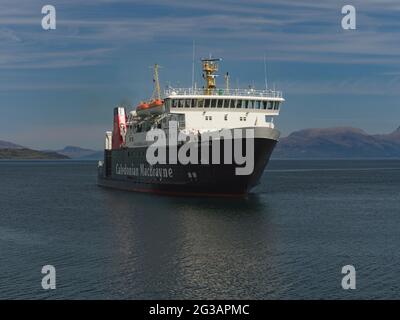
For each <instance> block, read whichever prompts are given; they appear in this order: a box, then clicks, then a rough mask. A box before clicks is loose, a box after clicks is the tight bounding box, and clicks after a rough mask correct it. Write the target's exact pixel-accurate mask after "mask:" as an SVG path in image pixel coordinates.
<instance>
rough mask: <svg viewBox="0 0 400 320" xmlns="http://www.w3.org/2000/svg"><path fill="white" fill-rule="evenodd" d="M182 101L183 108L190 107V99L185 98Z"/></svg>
mask: <svg viewBox="0 0 400 320" xmlns="http://www.w3.org/2000/svg"><path fill="white" fill-rule="evenodd" d="M184 101H185V104H184V107H185V108H190V99H187V100H184Z"/></svg>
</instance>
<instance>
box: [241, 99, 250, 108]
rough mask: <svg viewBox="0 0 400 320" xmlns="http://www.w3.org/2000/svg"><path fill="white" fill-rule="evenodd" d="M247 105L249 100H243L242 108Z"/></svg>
mask: <svg viewBox="0 0 400 320" xmlns="http://www.w3.org/2000/svg"><path fill="white" fill-rule="evenodd" d="M248 107H249V100H243V103H242V108H245V109H247V108H248Z"/></svg>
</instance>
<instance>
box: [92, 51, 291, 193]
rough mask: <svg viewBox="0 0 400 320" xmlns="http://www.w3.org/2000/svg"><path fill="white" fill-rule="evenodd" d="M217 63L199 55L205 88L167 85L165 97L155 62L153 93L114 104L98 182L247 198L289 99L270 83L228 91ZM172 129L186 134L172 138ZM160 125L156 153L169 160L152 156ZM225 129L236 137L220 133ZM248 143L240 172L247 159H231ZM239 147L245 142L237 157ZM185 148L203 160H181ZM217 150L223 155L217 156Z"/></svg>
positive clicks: (146, 189) (274, 140) (275, 138)
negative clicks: (130, 104) (131, 103)
mask: <svg viewBox="0 0 400 320" xmlns="http://www.w3.org/2000/svg"><path fill="white" fill-rule="evenodd" d="M220 61H221V59H214V58H208V59H202V60H201V62H202V71H203V78H204V80H205V85H204V86H203V87H202V88H197V87H196V86H192V87H190V88H174V87H171V86H169V87H167V88H166V89H165V91H164V93H163V95H162V94H161V90H160V84H159V78H158V65H155V66H154V79H153V82H154V91H153V95H152V98H151V99H150V100H149V101H142V102H140V103H139V105H138V106H137V107H136V108H135V110H132V111H129V112H128V111H127V110H126V109H125V108H124V107H116V108H114V124H113V131H107V132H106V135H105V150H104V161H100V162H99V164H98V185H100V186H103V187H110V188H117V189H123V190H130V191H138V192H151V193H158V194H167V195H188V196H198V195H199V196H233V197H243V196H246V195H247V194H248V193H249V192H250V191H251V190H252V188H253V187H255V186H256V185H257V184H258V183H259V180H260V177H261V176H262V174H263V172H264V169H265V168H266V166H267V164H268V161H269V158H270V156H271V153H272V151H273V149H274V147H275V145H276V143H277V142H278V139H279V136H280V132H279V131H278V130H277V129H276V128H275V124H274V118H275V117H277V116H278V115H279V112H280V106H281V104H282V103H283V102H284V98H283V97H282V92H281V91H276V90H270V89H267V88H266V89H264V90H256V89H254V88H252V87H249V88H245V89H239V88H234V89H231V88H230V86H229V75H228V74H226V75H225V77H224V78H225V86H223V87H217V85H216V77H217V74H216V72H218V68H219V62H220ZM171 129H176V131H177V135H178V136H179V137H181V136H182V135H184V137H188V138H187V139H186V138H184V139H180V140H179V139H178V140H177V139H175V140H174V139H171V138H172V136H173V131H171ZM155 130H157V132H160V131H161V132H165V137H166V139H165V140H164V141H165V142H166V144H165V146H162V145H161V144H160V149H159V150H157V151H156V152H155V153H154V155H156V156H158V155H159V153H162V152H164V153H165V154H166V155H167V157H166V161H164V162H161V161H160V162H159V163H154V162H152V161H149V151H150V148H153V150H154V145H155V141H157V140H155V139H149V136H151V135H150V133H152V132H154V131H155ZM171 132H172V133H171ZM220 132H224V133H227V132H228V133H230V132H231V133H232V134H231V135H227V136H223V137H222V138H221V136H220V135H218V133H220ZM237 132H239V133H240V134H236V133H237ZM249 132H251V134H250V135H249V134H248V133H249ZM215 134H216V135H215ZM204 136H206V137H208V138H209V139H204ZM210 137H211V138H210ZM175 138H176V137H175ZM171 141H172V142H171ZM175 141H176V143H175ZM158 142H160V141H158ZM188 145H189V147H188ZM250 145H251V146H253V148H252V150H251V151H252V154H250V155H247V156H249V157H250V158H248V159H250V160H251V161H252V166H251V170H250V171H249V172H245V173H241V174H238V170H240V169H243V167H244V165H245V164H244V163H243V161H242V162H240V163H239V161H236V160H235V161H232V159H236V158H237V157H236V156H237V155H238V152H239V156H243V151H244V150H247V149H248V148H247V147H248V146H250ZM232 146H233V147H232ZM234 147H238V148H239V147H240V148H239V149H240V150H239V151H238V152H236V154H233V153H235V151H234V150H233V149H234ZM162 148H164V149H162ZM182 148H185V151H184V152H183V153H184V154H185V155H187V151H188V150H189V151H193V153H195V154H192V155H191V159H192V160H193V159H194V160H198V161H191V162H188V161H186V162H185V163H183V161H180V159H177V156H176V154H182V152H181V151H183V149H182ZM203 150H206V151H207V152H206V153H205V155H204V154H203ZM249 150H250V149H249ZM195 151H196V152H195ZM227 152H228V153H229V152H230V153H231V154H228V155H227ZM174 153H175V155H174ZM216 153H218V155H217V156H218V157H214V156H215V155H216ZM221 155H222V156H221ZM178 158H179V157H178ZM215 159H217V160H218V161H214V160H215Z"/></svg>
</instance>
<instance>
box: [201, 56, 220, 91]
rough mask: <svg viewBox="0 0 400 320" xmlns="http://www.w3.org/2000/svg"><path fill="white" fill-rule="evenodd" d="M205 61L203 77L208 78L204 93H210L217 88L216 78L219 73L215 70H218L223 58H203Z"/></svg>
mask: <svg viewBox="0 0 400 320" xmlns="http://www.w3.org/2000/svg"><path fill="white" fill-rule="evenodd" d="M201 61H202V62H203V78H204V79H205V80H206V87H205V88H204V94H207V95H210V94H211V93H212V91H213V90H215V88H216V81H215V78H216V77H217V75H216V74H215V72H217V71H218V62H219V61H221V59H218V58H217V59H212V58H208V59H201Z"/></svg>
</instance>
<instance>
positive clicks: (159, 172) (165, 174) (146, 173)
mask: <svg viewBox="0 0 400 320" xmlns="http://www.w3.org/2000/svg"><path fill="white" fill-rule="evenodd" d="M115 173H116V174H118V175H123V176H135V177H157V178H173V173H174V172H173V169H172V168H157V167H153V166H145V165H144V164H141V165H140V166H139V167H137V166H136V167H135V166H130V167H128V166H127V165H126V164H124V165H121V164H119V163H117V164H116V166H115Z"/></svg>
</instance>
